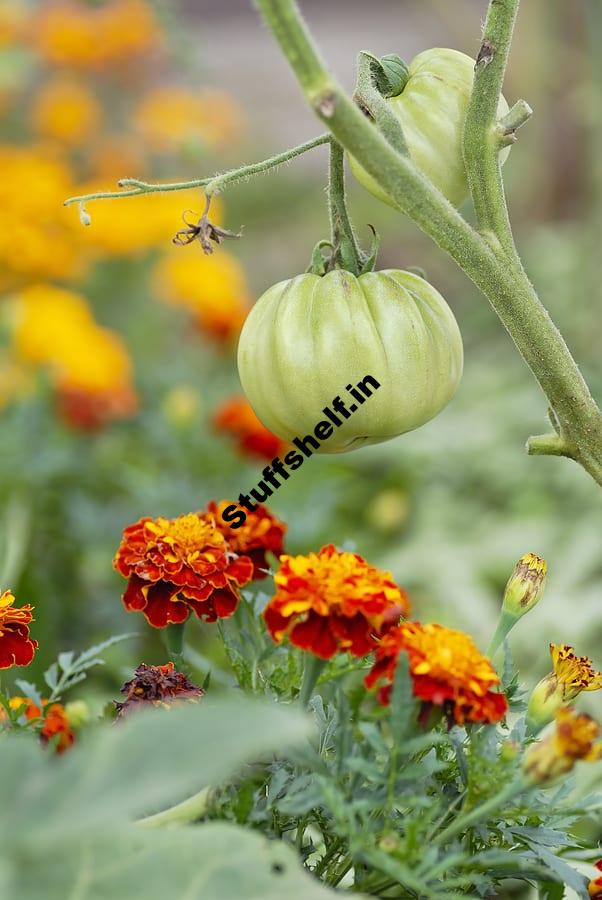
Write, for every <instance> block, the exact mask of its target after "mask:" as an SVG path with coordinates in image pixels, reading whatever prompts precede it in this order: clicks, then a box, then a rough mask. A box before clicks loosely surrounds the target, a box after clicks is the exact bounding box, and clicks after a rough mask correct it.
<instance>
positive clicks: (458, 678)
mask: <svg viewBox="0 0 602 900" xmlns="http://www.w3.org/2000/svg"><path fill="white" fill-rule="evenodd" d="M400 629H401V631H402V632H403V636H404V645H405V647H406V649H407V650H408V651H409V652H410V655H411V657H412V671H413V672H414V674H416V675H428V676H430V677H431V678H433V679H434V680H435V681H445V682H447V683H450V682H452V681H455V682H457V683H458V684H459V685H462V686H463V687H464V688H468V689H469V690H471V691H473V692H474V693H475V694H477V695H479V696H483V695H484V694H486V693H487V691H488V690H489V689H490V688H491V686H492V685H497V684H499V683H500V679H499V677H498V675H497V673H496V672H495V670H494V669H493V666H492V665H491V663H490V662H489V660H488V659H487V657H485V656H483V655H482V653H481V652H480V651H479V649H478V648H477V647H476V646H475V644H474V643H473V641H472V639H471V638H470V637H469V635H467V634H464V632H462V631H454V630H453V629H450V628H444V627H443V626H442V625H437V624H435V623H431V624H427V625H421V624H418V623H415V622H404V623H402V625H401V626H400Z"/></svg>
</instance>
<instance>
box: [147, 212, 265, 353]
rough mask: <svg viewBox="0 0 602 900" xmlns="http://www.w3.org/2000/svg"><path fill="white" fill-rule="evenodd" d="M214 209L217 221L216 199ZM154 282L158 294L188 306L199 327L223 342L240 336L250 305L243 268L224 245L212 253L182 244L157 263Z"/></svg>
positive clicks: (180, 304) (173, 303) (176, 304)
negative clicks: (205, 252)
mask: <svg viewBox="0 0 602 900" xmlns="http://www.w3.org/2000/svg"><path fill="white" fill-rule="evenodd" d="M211 212H212V216H211V220H212V221H216V220H215V216H214V207H213V203H212V206H211ZM217 221H219V210H218V220H217ZM153 282H154V288H155V292H156V293H157V295H158V296H159V297H161V298H162V299H164V300H166V301H167V302H168V303H170V304H171V305H173V306H181V307H183V308H184V309H186V310H187V311H188V312H190V313H191V315H192V316H193V318H194V320H195V322H196V324H197V325H198V328H199V330H200V331H202V332H203V333H205V334H207V335H209V336H211V337H213V338H215V339H216V340H218V341H221V342H228V341H231V340H232V339H233V338H235V337H237V335H238V333H239V332H240V329H241V328H242V325H243V323H244V321H245V319H246V317H247V314H248V312H249V310H250V308H251V298H250V294H249V288H248V286H247V279H246V276H245V272H244V269H243V268H242V266H241V264H240V263H239V262H238V260H237V259H236V257H234V256H232V255H231V254H230V253H228V252H227V251H225V250H223V249H220V250H219V251H218V252H216V253H212V254H211V255H209V256H205V255H203V254H202V253H191V252H190V251H188V252H183V251H182V249H181V248H180V249H179V250H176V251H172V252H171V253H167V254H166V255H165V256H164V257H163V258H162V259H160V260H159V262H158V263H157V265H156V266H155V269H154V273H153Z"/></svg>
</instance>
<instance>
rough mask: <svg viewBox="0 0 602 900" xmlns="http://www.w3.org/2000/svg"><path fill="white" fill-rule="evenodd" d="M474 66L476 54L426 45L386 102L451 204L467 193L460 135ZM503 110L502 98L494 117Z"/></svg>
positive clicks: (378, 193) (359, 174)
mask: <svg viewBox="0 0 602 900" xmlns="http://www.w3.org/2000/svg"><path fill="white" fill-rule="evenodd" d="M474 67H475V61H474V59H471V58H470V56H467V55H466V54H465V53H460V52H459V51H458V50H447V49H439V48H435V49H433V50H425V51H424V52H423V53H419V54H418V56H416V57H415V58H414V59H413V60H412V62H411V63H410V65H409V77H408V81H407V83H406V85H405V87H404V89H403V91H402V92H401V94H399V95H398V96H397V97H390V98H389V99H388V100H387V101H386V102H387V103H388V104H389V106H390V107H391V109H392V110H393V112H394V113H395V115H396V117H397V118H398V120H399V122H400V124H401V127H402V128H403V133H404V137H405V141H406V144H407V147H408V150H409V153H410V156H411V157H412V159H413V161H414V162H415V164H416V165H417V166H418V168H419V169H420V170H421V171H422V172H423V173H424V174H425V175H426V176H427V178H429V179H430V180H431V181H432V182H433V184H434V185H435V186H436V187H438V188H439V190H440V191H441V192H442V193H443V194H445V196H446V197H447V199H448V200H449V201H450V203H453V205H454V206H460V205H461V204H462V203H463V202H464V200H466V197H467V196H468V181H467V180H466V171H465V168H464V159H463V156H462V134H463V130H464V120H465V119H466V110H467V108H468V101H469V100H470V94H471V91H472V84H473V80H474ZM507 112H508V104H507V103H506V100H505V99H504V97H500V102H499V105H498V118H499V117H500V116H503V115H505V114H506V113H507ZM509 152H510V148H509V147H506V148H504V150H502V152H501V154H500V161H501V162H504V161H505V160H506V157H507V156H508V153H509ZM349 162H350V165H351V171H352V172H353V174H354V175H355V177H356V178H357V180H358V181H359V182H360V184H362V185H363V186H364V187H365V188H366V190H368V191H370V193H371V194H374V196H375V197H378V199H379V200H382V201H383V202H384V203H388V204H389V205H390V206H394V205H395V204H394V203H393V201H392V200H391V199H390V197H389V195H388V194H386V193H385V191H383V189H382V188H381V187H380V186H379V185H378V184H377V182H376V181H375V180H374V178H372V176H371V175H369V174H368V172H366V170H365V169H363V168H362V166H360V164H359V163H358V162H357V161H356V160H355V159H354V158H353V157H350V160H349Z"/></svg>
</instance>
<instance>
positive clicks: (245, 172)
mask: <svg viewBox="0 0 602 900" xmlns="http://www.w3.org/2000/svg"><path fill="white" fill-rule="evenodd" d="M330 141H331V137H330V134H320V135H318V137H315V138H312V139H311V140H309V141H305V143H303V144H299V145H298V146H297V147H291V148H290V149H289V150H285V151H284V152H283V153H278V154H276V156H271V157H270V158H269V159H264V160H262V161H261V162H257V163H250V164H249V165H247V166H240V168H238V169H232V170H231V171H229V172H224V173H223V174H222V175H213V176H209V177H208V178H194V179H192V181H172V182H166V183H164V184H153V183H151V182H148V181H140V180H139V179H137V178H121V179H120V181H119V186H120V187H124V188H129V190H124V191H97V192H96V193H92V194H81V195H80V196H77V197H69V198H68V199H67V200H65V201H64V203H63V206H70V205H71V204H73V203H87V202H88V200H117V199H120V198H121V197H137V196H139V195H140V194H165V193H169V192H171V191H187V190H191V189H193V188H205V193H207V194H208V195H212V194H217V193H219V192H220V191H222V190H223V189H224V188H225V187H229V186H230V185H232V184H238V183H239V182H241V181H246V180H247V179H248V178H252V177H253V176H255V175H263V174H264V173H266V172H270V171H271V170H272V169H275V168H277V167H278V166H281V165H283V164H284V163H287V162H289V161H290V160H291V159H295V158H296V157H297V156H301V155H302V154H303V153H307V152H308V151H309V150H313V149H314V148H315V147H320V146H322V144H328V143H330Z"/></svg>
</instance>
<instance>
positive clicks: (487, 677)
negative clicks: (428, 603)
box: [365, 622, 508, 725]
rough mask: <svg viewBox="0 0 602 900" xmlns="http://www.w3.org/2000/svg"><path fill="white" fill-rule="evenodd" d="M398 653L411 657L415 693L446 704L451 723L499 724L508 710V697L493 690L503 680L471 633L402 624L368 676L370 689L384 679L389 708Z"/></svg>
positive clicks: (378, 653) (378, 651)
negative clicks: (479, 648)
mask: <svg viewBox="0 0 602 900" xmlns="http://www.w3.org/2000/svg"><path fill="white" fill-rule="evenodd" d="M400 653H407V654H408V659H409V667H410V675H411V677H412V682H413V685H414V695H415V696H416V697H419V698H420V699H421V700H423V701H424V702H425V703H428V704H433V705H435V706H442V707H443V710H444V712H445V713H446V714H447V715H448V717H449V718H450V721H452V722H456V723H457V724H459V725H463V724H464V723H465V722H489V723H494V722H499V720H500V719H502V718H503V717H504V716H505V714H506V712H507V710H508V702H507V700H506V697H505V695H504V694H500V693H497V692H496V691H494V690H492V689H493V688H497V687H498V686H499V684H500V679H499V676H498V674H497V672H496V671H495V669H494V668H493V666H492V665H491V662H490V661H489V660H488V659H487V657H486V656H483V654H482V653H481V652H480V651H479V650H478V648H477V647H476V645H475V643H474V641H473V640H472V638H471V637H469V635H467V634H464V632H462V631H454V630H453V629H451V628H444V627H443V625H436V624H428V625H422V624H421V623H420V622H402V623H401V624H400V625H399V626H398V627H397V628H393V629H391V630H390V631H389V632H388V633H387V634H386V635H384V637H383V638H382V639H381V640H380V641H379V644H378V647H377V648H376V662H375V664H374V666H373V668H372V670H371V671H370V673H369V674H368V675H367V676H366V679H365V682H366V686H367V687H369V688H371V687H374V686H375V685H376V684H379V683H380V682H382V681H385V684H384V685H381V687H380V690H379V700H380V702H381V703H384V704H387V703H388V702H389V699H390V694H391V686H392V684H393V680H394V678H395V670H396V667H397V660H398V658H399V654H400Z"/></svg>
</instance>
